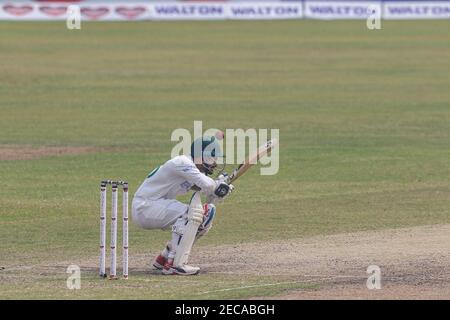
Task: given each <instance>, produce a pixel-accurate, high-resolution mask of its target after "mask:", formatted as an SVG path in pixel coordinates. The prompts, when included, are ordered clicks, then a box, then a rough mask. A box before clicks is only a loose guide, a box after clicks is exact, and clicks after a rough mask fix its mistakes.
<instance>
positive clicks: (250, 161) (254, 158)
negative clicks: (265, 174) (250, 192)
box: [229, 139, 278, 183]
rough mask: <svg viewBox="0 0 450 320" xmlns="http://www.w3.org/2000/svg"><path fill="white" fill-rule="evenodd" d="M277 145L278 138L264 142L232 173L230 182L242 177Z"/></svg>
mask: <svg viewBox="0 0 450 320" xmlns="http://www.w3.org/2000/svg"><path fill="white" fill-rule="evenodd" d="M276 145H278V140H277V139H272V140H269V141H267V142H266V143H264V144H263V145H262V146H260V147H259V148H258V150H257V151H256V153H254V154H252V155H250V156H249V157H248V158H247V159H245V161H244V163H241V164H240V165H239V166H238V167H237V168H236V169H235V170H234V171H233V173H232V174H231V176H230V179H229V182H230V183H232V182H233V181H236V180H237V179H238V178H239V177H241V176H242V175H243V174H244V173H245V172H246V171H247V170H248V169H250V168H251V167H252V166H253V165H255V164H256V163H257V162H258V160H259V159H261V158H262V157H263V156H265V155H266V154H268V153H269V152H270V151H271V150H272V149H273V148H274V147H275V146H276Z"/></svg>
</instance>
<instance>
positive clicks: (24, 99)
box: [0, 21, 450, 299]
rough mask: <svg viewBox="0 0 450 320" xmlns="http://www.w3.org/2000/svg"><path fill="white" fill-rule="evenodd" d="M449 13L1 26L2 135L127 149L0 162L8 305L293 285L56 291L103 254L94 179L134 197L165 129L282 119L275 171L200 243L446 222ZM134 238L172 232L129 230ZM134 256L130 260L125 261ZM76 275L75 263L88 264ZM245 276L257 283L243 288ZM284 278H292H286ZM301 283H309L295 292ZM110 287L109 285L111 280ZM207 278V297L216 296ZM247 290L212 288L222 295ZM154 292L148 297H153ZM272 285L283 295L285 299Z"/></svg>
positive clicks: (268, 290) (1, 139)
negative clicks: (443, 17)
mask: <svg viewBox="0 0 450 320" xmlns="http://www.w3.org/2000/svg"><path fill="white" fill-rule="evenodd" d="M449 28H450V22H449V21H426V22H422V21H405V22H383V29H382V30H380V31H368V30H367V29H365V24H364V23H363V22H359V21H352V22H349V21H334V22H322V21H279V22H197V23H192V22H176V23H163V22H158V23H147V22H146V23H86V24H83V29H82V30H81V31H68V30H66V29H65V25H64V24H63V23H5V22H2V23H0V75H1V76H0V128H1V129H0V132H1V134H0V145H1V144H14V145H20V144H27V145H33V146H41V145H48V146H94V147H99V148H103V147H115V148H118V149H117V150H120V151H108V152H99V153H92V154H81V155H70V156H62V157H49V158H42V159H36V160H25V161H1V162H0V177H1V178H2V192H1V193H0V203H1V206H0V235H1V239H2V241H1V242H0V258H1V260H0V266H5V267H6V270H4V271H1V270H0V279H1V278H2V277H3V276H4V277H6V278H5V279H9V280H8V281H4V282H3V283H2V290H1V291H0V298H59V297H61V298H158V299H165V298H182V297H184V296H185V293H186V292H191V290H193V292H196V293H201V292H207V291H211V290H218V291H215V292H213V293H209V294H199V296H198V298H201V299H204V298H209V299H215V298H245V297H253V296H259V295H273V294H278V293H280V292H281V291H282V290H285V289H289V288H292V286H290V285H280V286H279V287H278V286H275V287H270V286H269V287H264V286H263V287H261V286H256V285H259V284H263V283H279V282H283V281H294V280H295V279H291V278H289V279H279V278H274V277H265V276H260V277H256V276H254V277H252V276H229V275H217V274H205V275H201V276H199V277H196V278H193V279H183V281H184V282H183V285H181V287H182V289H180V290H176V289H175V288H177V285H178V283H177V280H176V279H172V278H170V279H168V278H161V277H157V276H154V275H149V274H145V273H144V274H137V275H134V276H133V275H132V278H131V279H130V281H129V282H127V283H126V284H124V283H123V282H119V283H114V284H110V282H106V284H105V283H103V282H100V281H99V280H97V279H96V277H95V272H94V270H87V271H86V270H85V269H82V270H83V275H84V278H83V281H84V282H83V283H84V285H83V288H84V289H83V290H80V291H78V292H73V291H69V290H67V289H65V278H66V276H67V275H66V274H65V268H66V265H64V266H63V267H60V268H59V269H58V270H57V271H55V272H53V271H52V272H49V274H44V275H41V276H36V273H33V272H32V271H28V272H30V273H31V275H30V276H29V277H27V275H28V273H27V272H25V273H24V275H23V276H22V277H25V278H26V279H27V281H24V282H23V284H21V282H20V281H15V280H11V279H16V278H18V279H21V276H20V273H21V272H17V271H8V270H9V269H11V268H16V267H18V266H22V267H23V266H25V267H26V266H34V265H39V264H40V265H47V266H55V265H56V266H59V265H61V261H64V262H68V263H67V265H68V264H70V263H71V262H73V261H85V260H89V259H90V260H92V261H94V260H95V259H97V254H98V252H97V250H98V249H97V242H98V221H97V211H98V201H99V199H98V193H97V187H98V181H99V180H100V179H102V178H104V177H120V178H126V179H128V180H129V181H130V183H131V191H132V192H133V191H134V190H136V188H137V187H138V186H139V183H140V182H141V181H142V180H143V179H144V178H145V176H146V174H147V173H148V172H149V171H150V170H151V169H152V168H153V167H154V166H156V165H158V164H160V163H161V162H163V161H165V160H166V159H167V158H168V157H169V154H170V149H171V147H172V146H173V143H172V142H170V134H171V132H172V130H174V129H175V128H187V129H192V126H193V121H194V120H203V127H204V128H209V127H217V128H222V129H225V128H279V129H280V142H281V151H280V156H281V159H280V171H279V173H278V174H277V175H276V176H263V177H261V176H259V175H258V170H253V171H251V172H249V173H248V174H247V175H246V176H245V178H243V179H242V180H240V181H239V182H237V184H236V187H237V189H236V192H235V193H234V195H233V196H232V197H231V198H230V199H229V200H228V201H227V202H225V203H224V204H223V205H221V206H220V208H219V216H218V217H217V221H216V223H215V227H214V228H213V230H212V231H211V233H210V234H208V236H207V237H206V238H205V239H204V240H203V241H202V242H201V243H199V245H204V244H212V245H216V244H239V243H243V242H247V241H254V240H270V239H292V238H301V237H307V236H311V235H318V234H334V233H341V232H352V231H359V230H373V229H387V228H395V227H402V226H415V225H424V224H441V223H449V222H450V216H449V213H448V208H449V205H450V198H449V197H448V194H449V191H450V182H449V180H448V177H449V174H450V161H449V159H450V149H449V141H450V126H449V123H450V104H449V102H450V90H448V88H450V75H449V73H448V70H450V34H449V33H448V30H449ZM130 233H131V248H132V251H133V252H134V253H139V254H143V253H145V252H149V251H153V252H154V251H155V250H157V249H158V248H160V247H161V245H162V244H163V243H164V241H165V239H167V238H168V236H169V235H168V233H163V232H159V231H155V232H147V231H141V230H138V229H137V228H136V227H134V226H132V227H131V231H130ZM131 259H132V257H131ZM82 268H83V266H82ZM252 286H255V287H252ZM293 286H294V287H295V286H296V285H293ZM297 286H299V287H301V286H302V284H298V285H297ZM106 287H107V288H106ZM211 287H212V288H213V289H211ZM233 287H248V288H246V289H239V290H232V291H220V290H222V289H226V288H233ZM154 289H158V290H154ZM280 290H281V291H280Z"/></svg>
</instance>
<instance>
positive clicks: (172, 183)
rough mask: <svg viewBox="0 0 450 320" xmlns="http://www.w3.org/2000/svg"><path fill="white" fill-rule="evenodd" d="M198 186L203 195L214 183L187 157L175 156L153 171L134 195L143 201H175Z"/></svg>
mask: <svg viewBox="0 0 450 320" xmlns="http://www.w3.org/2000/svg"><path fill="white" fill-rule="evenodd" d="M194 185H196V186H198V187H199V188H200V189H201V192H202V193H203V194H205V195H210V194H212V193H213V192H214V190H215V188H216V182H215V181H214V180H213V179H211V178H210V177H208V176H206V175H205V174H203V173H201V172H200V170H198V168H197V167H196V166H195V163H194V161H193V160H192V159H191V157H189V156H176V157H174V158H173V159H170V160H169V161H167V162H166V163H164V164H163V165H162V166H159V167H157V168H156V169H155V170H153V171H152V172H151V173H150V174H149V175H148V177H147V178H146V179H145V180H144V182H143V183H142V184H141V186H140V187H139V189H138V190H137V191H136V193H135V195H134V196H135V197H138V198H142V199H145V200H158V199H175V197H176V196H179V195H183V194H186V193H188V191H189V190H190V189H191V187H192V186H194Z"/></svg>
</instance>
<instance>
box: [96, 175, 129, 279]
mask: <svg viewBox="0 0 450 320" xmlns="http://www.w3.org/2000/svg"><path fill="white" fill-rule="evenodd" d="M108 185H111V191H112V197H111V198H112V204H111V252H110V254H111V265H110V269H109V279H118V278H117V251H116V246H117V207H118V204H117V203H118V195H117V193H118V189H119V187H120V186H121V187H122V190H123V193H122V195H123V198H122V207H123V211H122V219H123V224H122V233H123V234H122V242H123V244H122V245H123V249H122V255H123V257H122V265H123V269H122V270H123V271H122V273H123V278H124V279H127V278H128V182H126V181H111V180H103V181H102V182H101V184H100V277H102V278H106V276H107V275H106V189H107V186H108Z"/></svg>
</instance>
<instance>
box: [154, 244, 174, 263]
mask: <svg viewBox="0 0 450 320" xmlns="http://www.w3.org/2000/svg"><path fill="white" fill-rule="evenodd" d="M170 247H171V246H170V241H169V242H167V244H166V247H165V248H164V250H163V251H162V252H161V253H160V254H159V256H157V257H156V259H155V260H154V261H153V267H154V268H155V269H157V270H162V269H163V268H164V265H165V264H166V262H167V258H168V257H169V252H170Z"/></svg>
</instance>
